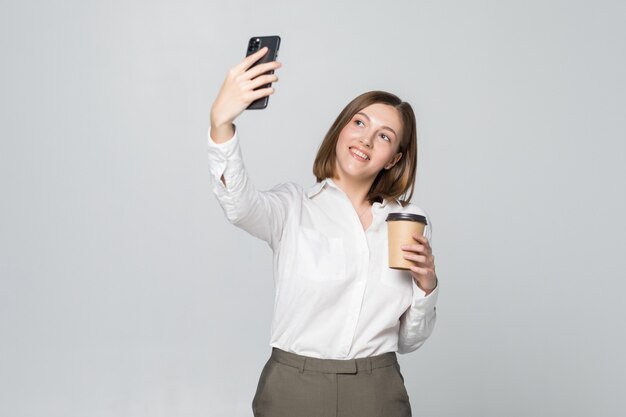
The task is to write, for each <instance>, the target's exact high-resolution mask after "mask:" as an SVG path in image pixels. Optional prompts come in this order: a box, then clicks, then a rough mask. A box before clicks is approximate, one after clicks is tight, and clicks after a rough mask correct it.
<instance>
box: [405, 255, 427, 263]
mask: <svg viewBox="0 0 626 417" xmlns="http://www.w3.org/2000/svg"><path fill="white" fill-rule="evenodd" d="M402 256H403V257H404V259H408V260H410V261H413V262H417V263H420V264H425V263H426V260H427V259H426V256H424V255H414V254H412V253H405V254H403V255H402Z"/></svg>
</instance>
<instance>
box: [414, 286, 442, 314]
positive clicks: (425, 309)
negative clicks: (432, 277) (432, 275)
mask: <svg viewBox="0 0 626 417" xmlns="http://www.w3.org/2000/svg"><path fill="white" fill-rule="evenodd" d="M439 285H440V283H439V282H437V286H436V287H435V289H434V290H432V291H431V293H430V294H428V295H426V293H425V292H424V291H423V290H422V289H421V288H420V287H418V286H417V283H416V282H415V279H413V301H412V302H411V310H412V311H413V313H415V314H421V315H426V314H428V313H429V312H432V311H434V310H436V309H437V307H436V305H437V298H438V296H439Z"/></svg>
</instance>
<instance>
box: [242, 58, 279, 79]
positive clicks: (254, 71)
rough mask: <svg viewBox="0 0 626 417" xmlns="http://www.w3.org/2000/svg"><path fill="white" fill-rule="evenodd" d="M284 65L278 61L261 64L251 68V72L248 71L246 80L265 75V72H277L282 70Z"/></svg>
mask: <svg viewBox="0 0 626 417" xmlns="http://www.w3.org/2000/svg"><path fill="white" fill-rule="evenodd" d="M282 65H283V64H281V63H280V62H278V61H272V62H266V63H264V64H259V65H257V66H255V67H252V68H250V69H249V70H247V71H246V78H248V79H249V80H251V79H253V78H255V77H257V76H258V75H260V74H263V73H265V72H269V71H271V70H275V69H277V68H280V67H281V66H282Z"/></svg>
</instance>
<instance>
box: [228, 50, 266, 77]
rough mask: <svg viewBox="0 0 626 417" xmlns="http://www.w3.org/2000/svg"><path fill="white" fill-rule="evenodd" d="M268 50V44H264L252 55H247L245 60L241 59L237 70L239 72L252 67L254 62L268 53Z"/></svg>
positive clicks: (236, 66) (236, 67)
mask: <svg viewBox="0 0 626 417" xmlns="http://www.w3.org/2000/svg"><path fill="white" fill-rule="evenodd" d="M267 50H268V49H267V46H264V47H263V48H261V49H259V50H258V51H256V52H255V53H253V54H252V55H248V56H247V57H245V58H244V59H243V61H241V62H240V63H239V64H237V65H235V70H236V71H237V72H244V71H245V70H247V69H248V68H250V67H251V66H252V64H254V63H255V62H257V61H258V60H259V59H261V57H262V56H263V55H265V54H266V53H267Z"/></svg>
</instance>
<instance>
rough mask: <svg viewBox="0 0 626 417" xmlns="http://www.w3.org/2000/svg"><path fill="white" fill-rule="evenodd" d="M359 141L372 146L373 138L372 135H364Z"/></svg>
mask: <svg viewBox="0 0 626 417" xmlns="http://www.w3.org/2000/svg"><path fill="white" fill-rule="evenodd" d="M359 142H361V143H362V144H363V145H365V146H367V147H368V148H371V147H372V146H371V143H372V138H371V137H370V135H363V136H362V137H361V138H360V139H359Z"/></svg>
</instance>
